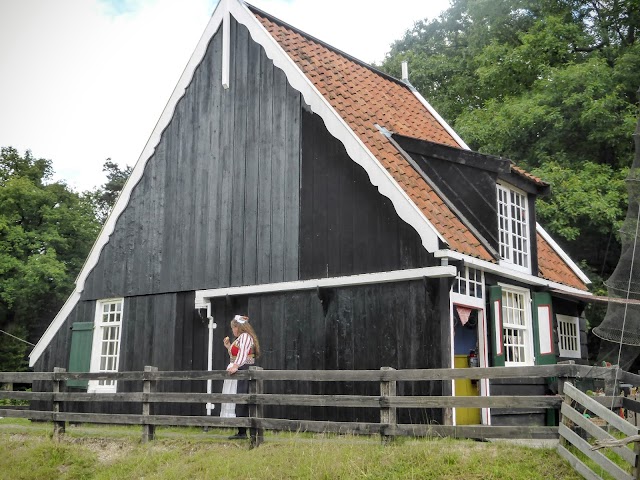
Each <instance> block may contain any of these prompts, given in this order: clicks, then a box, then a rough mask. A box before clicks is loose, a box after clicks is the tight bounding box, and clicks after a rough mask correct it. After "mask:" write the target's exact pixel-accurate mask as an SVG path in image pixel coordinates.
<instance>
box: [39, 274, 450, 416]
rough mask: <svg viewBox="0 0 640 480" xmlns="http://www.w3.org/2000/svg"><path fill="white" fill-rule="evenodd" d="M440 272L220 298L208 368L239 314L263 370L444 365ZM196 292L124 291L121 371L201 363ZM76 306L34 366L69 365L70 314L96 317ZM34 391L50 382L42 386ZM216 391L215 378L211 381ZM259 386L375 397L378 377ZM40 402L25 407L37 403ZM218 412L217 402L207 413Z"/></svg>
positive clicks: (160, 409)
mask: <svg viewBox="0 0 640 480" xmlns="http://www.w3.org/2000/svg"><path fill="white" fill-rule="evenodd" d="M439 282H440V280H437V279H434V280H425V281H423V280H420V281H411V282H399V283H385V284H378V285H367V286H358V287H349V288H335V289H326V290H322V291H321V292H320V294H318V292H316V291H301V292H286V293H273V294H264V295H247V296H240V297H230V298H217V299H213V301H212V315H213V317H214V320H215V321H216V323H217V325H218V327H217V328H216V329H215V330H213V332H214V339H213V368H214V369H217V370H222V369H224V368H225V367H226V365H227V363H228V361H229V357H228V354H227V352H226V350H225V349H224V347H223V345H222V340H223V338H224V337H225V336H231V328H230V326H229V320H230V319H231V318H232V316H233V315H234V314H236V313H242V314H244V313H246V314H248V315H249V317H250V318H251V322H252V324H253V325H254V327H255V329H256V332H257V334H258V336H259V339H260V344H261V348H262V355H261V357H260V358H259V359H258V362H257V364H258V365H259V366H261V367H262V368H265V369H278V370H280V369H283V370H287V369H298V370H332V369H354V370H362V369H373V370H377V369H379V368H380V367H384V366H388V367H393V368H396V369H407V368H442V367H445V366H446V365H445V364H444V363H443V362H444V358H443V356H442V355H441V353H440V348H439V345H440V343H441V342H442V330H441V325H440V322H439V321H438V319H439V317H440V315H441V313H442V312H441V311H440V307H439V303H441V298H440V297H439V294H438V291H439ZM193 301H194V294H193V292H190V293H178V294H159V295H149V296H141V297H128V298H125V304H124V314H123V320H122V325H123V332H122V340H121V357H120V365H119V366H120V370H121V371H139V370H141V369H142V368H143V367H144V366H145V365H152V366H156V367H158V368H159V369H160V370H206V354H207V339H208V331H207V323H206V319H205V318H204V317H200V316H199V315H198V312H197V311H195V310H194V309H193ZM92 303H94V302H86V303H81V304H79V305H78V306H77V307H76V309H74V313H73V314H72V315H71V316H70V317H69V320H68V321H67V324H68V325H65V327H64V328H63V329H61V330H60V332H59V335H58V336H57V337H56V343H58V342H59V345H58V347H59V348H56V349H55V350H49V349H47V351H46V354H44V355H43V356H42V357H41V358H40V359H39V360H38V362H37V364H36V366H35V368H36V370H43V371H51V370H52V369H53V367H55V366H62V367H66V366H67V365H68V347H67V345H68V343H66V344H65V342H69V334H68V333H67V332H70V326H71V323H72V322H73V321H88V320H90V319H92V318H93V315H94V311H93V308H91V304H92ZM40 383H41V384H39V385H37V386H34V390H43V389H44V390H47V389H48V387H46V386H45V385H43V384H42V382H40ZM141 388H142V385H141V382H120V383H119V385H118V391H121V392H127V391H141ZM442 388H443V385H442V382H399V384H398V394H399V395H440V394H442ZM212 389H213V391H214V392H219V391H221V389H222V382H220V381H214V382H212ZM264 389H265V393H279V392H286V393H307V394H320V393H324V394H366V395H379V385H378V384H377V383H373V384H369V383H365V384H354V383H353V382H344V383H338V384H333V383H332V384H325V383H324V382H313V381H309V382H265V386H264ZM158 391H176V392H181V391H200V392H205V391H206V383H205V382H189V383H188V382H176V381H171V382H161V383H159V384H158ZM43 406H44V404H43V403H41V404H38V405H32V408H35V409H38V408H42V407H43ZM155 408H156V409H155V412H156V413H159V414H174V415H177V414H183V415H185V414H186V415H204V414H205V406H204V405H191V406H189V405H176V404H170V405H160V406H157V407H155ZM66 409H67V410H73V411H79V412H84V411H96V412H109V413H126V412H133V413H135V412H137V410H136V408H135V407H134V406H132V405H127V404H113V403H105V404H99V405H97V406H95V405H94V406H93V407H91V406H89V405H88V404H81V403H75V404H68V405H67V406H66ZM265 409H266V415H271V416H274V417H278V416H281V417H282V418H310V419H324V418H326V419H336V420H344V421H347V420H349V421H365V420H367V419H368V420H371V421H374V420H375V419H376V418H378V417H379V414H380V412H379V410H377V409H370V410H363V409H343V408H340V409H335V408H333V409H332V408H328V407H327V408H316V407H309V408H302V407H300V408H284V407H275V406H270V407H265ZM218 413H219V409H218V408H216V410H215V411H214V415H216V414H218ZM399 419H400V421H401V422H411V421H413V422H421V421H422V422H424V421H437V422H442V415H441V412H439V411H435V410H431V409H426V410H417V409H415V410H413V409H412V410H401V411H399Z"/></svg>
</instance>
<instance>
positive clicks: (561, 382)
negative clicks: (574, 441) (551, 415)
mask: <svg viewBox="0 0 640 480" xmlns="http://www.w3.org/2000/svg"><path fill="white" fill-rule="evenodd" d="M565 383H572V382H569V379H568V378H567V377H563V378H560V379H559V383H558V394H559V395H562V403H566V404H567V406H569V407H570V406H571V402H572V400H571V398H570V397H569V395H567V394H565V393H564V384H565ZM572 423H573V422H572V421H571V420H569V419H568V418H566V417H565V416H564V415H563V414H562V408H561V409H560V418H559V419H558V424H560V425H562V424H564V426H566V427H567V428H569V429H570V430H574V428H572V427H573V426H572ZM559 443H560V445H562V446H563V447H564V448H567V447H568V446H569V445H568V443H567V439H566V438H564V437H562V436H560V439H559Z"/></svg>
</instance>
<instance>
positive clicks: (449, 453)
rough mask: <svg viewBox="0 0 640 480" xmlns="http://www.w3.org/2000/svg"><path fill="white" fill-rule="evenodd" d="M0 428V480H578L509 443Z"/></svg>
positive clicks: (21, 424)
mask: <svg viewBox="0 0 640 480" xmlns="http://www.w3.org/2000/svg"><path fill="white" fill-rule="evenodd" d="M52 430H53V427H52V425H51V424H49V423H30V422H29V421H26V420H20V419H4V420H0V479H5V478H6V479H16V480H19V479H50V478H56V479H145V480H151V479H167V480H168V479H183V478H189V479H212V478H215V479H227V478H228V479H237V478H242V479H254V478H256V479H257V478H259V479H262V480H264V479H272V478H275V479H299V478H300V479H342V478H344V479H350V480H351V479H396V478H407V479H413V478H415V479H459V478H465V479H468V480H474V479H500V480H505V479H512V480H525V479H526V480H532V479H567V480H568V479H579V478H581V477H580V476H579V475H578V474H577V473H576V472H574V471H573V470H572V469H571V467H570V466H569V465H568V464H567V463H566V462H565V461H564V460H562V459H561V458H560V457H559V456H558V455H557V454H556V452H555V450H554V449H551V448H532V447H527V446H522V445H516V444H512V443H507V442H496V443H493V442H474V441H468V440H451V439H408V438H401V439H396V441H395V442H393V444H391V445H388V446H382V445H381V444H380V440H379V439H378V438H374V437H356V436H339V435H320V434H304V433H277V434H276V433H267V434H266V436H265V443H264V444H262V445H261V446H260V447H259V448H256V449H250V448H249V442H248V441H229V440H227V438H226V437H227V436H228V435H229V434H230V433H231V431H230V430H219V429H212V430H211V431H209V432H207V433H205V432H203V430H202V429H197V428H162V429H158V430H157V439H156V440H155V441H153V442H150V443H147V444H142V443H141V442H140V434H141V429H140V428H139V427H111V426H90V425H81V426H77V427H73V426H69V427H67V433H66V434H65V435H64V437H63V439H62V440H61V441H55V440H54V439H53V438H52Z"/></svg>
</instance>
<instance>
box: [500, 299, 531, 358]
mask: <svg viewBox="0 0 640 480" xmlns="http://www.w3.org/2000/svg"><path fill="white" fill-rule="evenodd" d="M529 309H530V306H529V295H528V292H527V291H525V290H522V291H520V290H515V289H513V290H512V289H507V288H505V287H503V289H502V341H503V344H504V355H505V357H504V361H505V365H507V366H508V365H524V364H533V357H532V352H531V347H532V344H531V342H532V336H531V313H530V310H529Z"/></svg>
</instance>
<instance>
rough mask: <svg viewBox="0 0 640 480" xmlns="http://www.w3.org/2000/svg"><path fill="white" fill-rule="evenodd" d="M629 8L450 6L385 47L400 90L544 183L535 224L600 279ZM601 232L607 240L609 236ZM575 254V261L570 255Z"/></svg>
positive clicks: (639, 50) (629, 88)
mask: <svg viewBox="0 0 640 480" xmlns="http://www.w3.org/2000/svg"><path fill="white" fill-rule="evenodd" d="M639 31H640V0H615V1H614V0H603V1H599V2H591V1H587V0H452V2H451V6H450V8H449V9H448V10H446V11H445V12H444V13H443V14H442V15H441V16H440V18H438V19H435V20H432V21H429V22H427V21H421V22H417V23H416V24H415V25H414V26H413V28H412V29H410V30H408V31H407V32H406V34H405V36H404V38H402V39H401V40H399V41H397V42H395V43H394V44H393V46H392V49H391V52H390V53H389V55H388V57H387V58H386V59H385V60H384V62H383V64H382V66H381V67H380V68H382V69H383V70H385V71H387V72H388V73H390V74H392V75H395V76H399V74H400V64H401V62H402V60H407V61H408V63H409V66H410V79H411V83H412V84H413V85H414V86H415V87H416V88H417V89H418V90H419V91H420V92H421V93H422V94H423V95H424V96H425V98H427V99H428V100H429V102H430V103H431V104H432V105H433V106H434V107H435V108H436V110H437V111H438V112H439V113H440V114H441V115H442V116H443V117H444V118H445V119H447V121H448V122H449V123H450V124H451V125H452V126H453V127H454V129H455V130H456V131H457V132H458V133H459V134H460V136H461V137H462V138H463V139H464V140H465V141H466V142H467V143H468V144H469V145H470V147H471V148H472V149H474V150H477V151H480V152H483V153H490V154H494V155H500V156H504V157H508V158H510V159H512V160H514V161H515V162H516V163H518V164H519V165H521V166H522V167H524V168H526V169H529V170H533V172H534V173H535V174H536V175H539V176H540V177H541V178H542V179H543V180H546V181H548V182H549V183H551V186H552V193H551V196H550V197H548V198H544V199H541V200H539V202H538V216H539V219H540V223H542V224H543V225H544V226H545V228H547V229H548V230H549V231H550V233H552V235H554V236H555V237H556V238H559V239H560V240H562V239H564V240H566V245H567V247H568V250H569V252H570V253H572V254H573V255H574V258H576V259H577V260H578V261H579V262H580V261H583V260H584V261H586V264H587V266H588V267H590V269H591V270H592V271H594V272H598V273H599V275H600V276H606V275H607V274H610V273H611V272H612V270H613V268H614V267H615V264H616V261H617V257H616V256H611V255H610V256H609V258H608V259H607V258H604V259H603V256H602V253H603V251H604V250H605V245H609V244H610V243H611V239H613V243H614V245H611V248H610V249H607V250H608V251H610V252H618V251H619V248H620V245H619V237H618V236H617V230H618V228H619V226H620V223H621V221H622V219H623V218H624V214H625V212H626V202H627V196H626V193H625V191H624V185H623V183H622V179H623V178H624V176H625V175H626V173H627V168H628V167H629V166H630V165H631V162H632V158H633V142H632V133H633V130H634V126H635V123H636V116H637V108H636V106H635V102H636V90H637V89H638V86H639V85H638V78H640V44H639V43H638V42H637V40H636V39H637V36H638V32H639ZM612 232H613V234H612ZM576 254H577V256H576Z"/></svg>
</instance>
